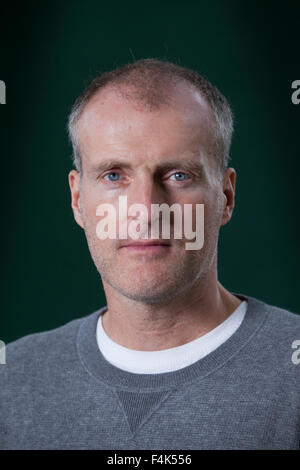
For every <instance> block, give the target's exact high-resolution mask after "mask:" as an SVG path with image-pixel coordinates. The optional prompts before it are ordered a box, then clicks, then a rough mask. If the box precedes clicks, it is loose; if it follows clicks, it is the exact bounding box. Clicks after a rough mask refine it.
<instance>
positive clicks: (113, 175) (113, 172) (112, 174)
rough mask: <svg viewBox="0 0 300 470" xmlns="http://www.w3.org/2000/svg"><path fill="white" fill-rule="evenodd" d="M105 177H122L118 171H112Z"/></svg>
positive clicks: (111, 178) (110, 179)
mask: <svg viewBox="0 0 300 470" xmlns="http://www.w3.org/2000/svg"><path fill="white" fill-rule="evenodd" d="M104 178H105V179H108V180H109V181H118V180H119V179H120V173H118V172H116V171H111V172H110V173H108V174H107V175H105V176H104Z"/></svg>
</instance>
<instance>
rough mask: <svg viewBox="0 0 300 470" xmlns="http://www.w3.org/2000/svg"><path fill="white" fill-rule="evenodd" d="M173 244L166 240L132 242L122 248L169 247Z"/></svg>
mask: <svg viewBox="0 0 300 470" xmlns="http://www.w3.org/2000/svg"><path fill="white" fill-rule="evenodd" d="M170 245H171V244H170V243H168V242H165V241H164V240H140V241H139V240H132V241H130V242H126V243H124V244H122V245H121V248H150V247H155V246H156V247H159V246H161V247H168V246H170Z"/></svg>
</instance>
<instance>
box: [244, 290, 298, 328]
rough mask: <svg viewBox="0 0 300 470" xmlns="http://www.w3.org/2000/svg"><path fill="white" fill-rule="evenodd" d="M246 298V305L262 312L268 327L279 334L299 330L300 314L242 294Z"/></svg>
mask: <svg viewBox="0 0 300 470" xmlns="http://www.w3.org/2000/svg"><path fill="white" fill-rule="evenodd" d="M244 297H245V298H246V299H247V300H248V305H249V306H251V308H252V309H253V310H254V309H256V310H258V311H261V312H264V313H265V314H266V318H267V324H268V327H269V328H270V329H274V330H276V331H278V332H280V334H281V335H282V334H284V333H285V332H286V333H290V332H291V331H292V332H295V331H297V332H300V315H299V314H298V313H296V312H292V311H291V310H288V309H286V308H282V307H278V306H276V305H272V304H271V303H267V302H264V301H263V300H260V299H257V298H255V297H251V296H244Z"/></svg>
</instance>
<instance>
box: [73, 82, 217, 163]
mask: <svg viewBox="0 0 300 470" xmlns="http://www.w3.org/2000/svg"><path fill="white" fill-rule="evenodd" d="M78 136H79V143H80V144H79V145H80V150H81V155H82V160H83V162H82V163H83V166H89V165H90V164H92V165H93V164H95V163H98V161H99V160H103V159H105V158H112V157H113V158H116V157H121V158H124V159H127V160H131V163H135V162H136V164H139V163H140V162H145V161H146V162H147V163H148V164H149V165H151V163H153V164H156V163H157V162H158V161H161V160H165V159H168V158H173V157H174V156H175V157H179V156H180V155H182V156H184V155H185V154H186V155H188V154H191V153H193V154H195V152H199V156H201V155H203V156H208V154H210V153H212V152H213V147H214V118H213V116H212V112H211V109H210V107H209V105H208V104H207V103H206V101H205V100H204V99H203V98H202V96H201V95H200V94H199V93H198V92H197V91H196V90H194V89H193V88H192V87H190V86H186V85H185V84H180V85H177V86H176V87H173V90H172V91H171V92H170V93H169V97H168V104H166V105H162V106H161V107H159V108H158V109H155V110H151V111H150V110H148V109H146V108H145V107H144V106H143V105H142V104H141V103H140V102H136V101H133V100H130V99H125V98H124V97H122V96H120V94H118V93H116V92H115V91H114V90H113V89H104V90H101V91H100V92H99V93H98V94H96V95H95V96H94V97H93V98H92V99H91V100H90V102H89V103H88V104H87V105H86V107H85V109H84V111H83V113H82V116H81V118H80V121H79V124H78Z"/></svg>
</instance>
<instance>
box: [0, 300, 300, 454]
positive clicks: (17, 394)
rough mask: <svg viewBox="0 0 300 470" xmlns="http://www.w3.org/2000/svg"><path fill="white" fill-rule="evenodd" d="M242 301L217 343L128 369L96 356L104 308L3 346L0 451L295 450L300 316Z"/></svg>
mask: <svg viewBox="0 0 300 470" xmlns="http://www.w3.org/2000/svg"><path fill="white" fill-rule="evenodd" d="M234 295H236V296H237V297H239V298H240V299H241V300H247V302H248V308H247V312H246V315H245V318H244V320H243V322H242V324H241V325H240V327H239V328H238V329H237V330H236V331H235V333H234V334H233V335H232V336H231V337H230V338H229V339H227V340H226V341H225V342H224V343H223V344H222V345H221V346H219V347H218V348H217V349H215V350H214V351H212V352H211V353H209V354H208V355H207V356H205V357H204V358H202V359H200V360H198V361H197V362H195V363H194V364H191V365H189V366H187V367H184V368H182V369H179V370H176V371H173V372H167V373H159V374H135V373H131V372H127V371H124V370H122V369H119V368H117V367H115V366H114V365H112V364H111V363H109V362H108V361H107V360H106V359H105V358H104V357H103V356H102V354H101V351H100V350H99V347H98V344H97V340H96V326H97V320H98V317H99V314H101V313H103V312H104V311H105V309H106V307H103V308H102V309H100V310H97V311H96V312H93V313H91V314H90V315H87V316H85V317H83V318H78V319H75V320H73V321H71V322H69V323H67V324H65V325H63V326H60V327H58V328H56V329H53V330H51V331H45V332H42V333H35V334H31V335H27V336H24V337H23V338H21V339H18V340H16V341H14V342H12V343H10V344H8V345H7V347H6V364H1V365H0V449H106V450H107V449H109V450H122V449H125V450H131V449H138V450H140V449H150V450H158V449H160V450H172V449H174V450H185V449H186V450H189V449H300V354H298V352H299V351H297V349H296V346H297V344H300V343H298V342H297V340H298V341H299V340H300V316H299V315H296V314H295V313H291V312H289V311H287V310H284V309H281V308H278V307H274V306H271V305H268V304H266V303H264V302H262V301H260V300H258V299H255V298H253V297H250V296H245V295H242V294H234Z"/></svg>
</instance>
